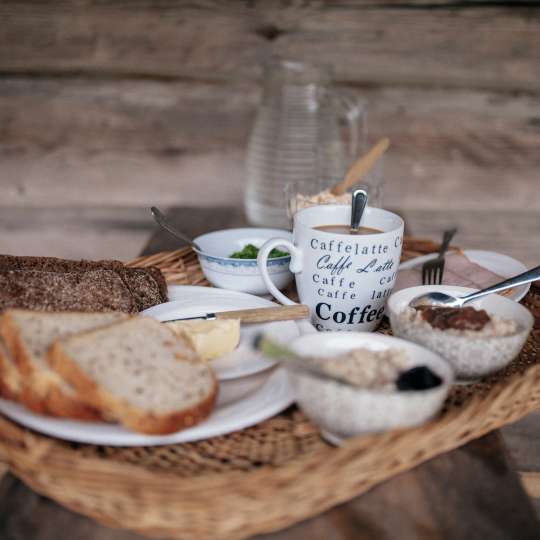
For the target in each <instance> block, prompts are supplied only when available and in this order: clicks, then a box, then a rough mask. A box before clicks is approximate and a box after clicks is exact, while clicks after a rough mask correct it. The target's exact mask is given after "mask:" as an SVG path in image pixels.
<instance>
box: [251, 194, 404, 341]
mask: <svg viewBox="0 0 540 540" xmlns="http://www.w3.org/2000/svg"><path fill="white" fill-rule="evenodd" d="M350 219H351V207H350V206H344V205H321V206H312V207H310V208H305V209H304V210H301V211H300V212H297V213H296V215H295V216H294V228H293V241H294V243H291V242H290V241H288V240H286V239H284V238H273V239H271V240H269V241H268V242H266V243H265V244H264V245H263V246H262V248H261V249H260V251H259V256H258V258H257V262H258V265H259V269H260V271H261V274H262V277H263V279H264V282H265V284H266V286H267V287H268V290H269V291H270V292H271V293H272V295H273V296H274V297H275V298H276V299H277V300H279V301H280V302H281V303H282V304H294V302H293V301H292V300H290V299H289V298H287V297H286V296H285V295H284V294H282V293H281V292H280V291H279V290H278V289H277V288H276V287H275V286H274V284H273V283H272V281H271V280H270V276H269V275H268V271H267V266H266V264H267V259H268V255H269V253H270V251H271V250H272V249H274V248H275V247H278V246H281V247H285V248H286V249H287V250H289V251H290V253H291V264H290V269H291V271H292V272H294V274H295V277H296V288H297V290H298V296H299V297H300V301H301V302H302V303H303V304H306V305H308V306H309V308H310V309H311V316H312V321H313V323H314V325H315V327H316V328H317V329H318V330H345V331H347V330H348V331H352V330H356V331H371V330H374V329H375V328H376V327H377V325H378V323H379V322H380V320H381V319H382V317H383V315H384V304H385V302H386V299H387V298H388V296H390V293H391V292H392V288H393V286H394V283H395V280H396V276H397V271H398V267H399V260H400V256H401V247H402V244H403V226H404V224H403V220H402V219H401V218H400V217H399V216H398V215H396V214H393V213H392V212H388V211H387V210H382V209H380V208H371V207H367V208H366V209H365V211H364V215H363V216H362V221H361V224H360V225H361V227H360V230H359V231H358V232H356V234H350V231H349V225H348V223H350Z"/></svg>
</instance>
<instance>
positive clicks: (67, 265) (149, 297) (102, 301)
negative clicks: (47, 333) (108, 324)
mask: <svg viewBox="0 0 540 540" xmlns="http://www.w3.org/2000/svg"><path fill="white" fill-rule="evenodd" d="M2 276H4V277H2ZM2 281H3V282H4V283H2ZM120 282H121V283H120ZM34 283H38V287H37V288H36V287H34ZM64 289H66V292H65V294H63V291H64ZM88 291H91V292H92V294H90V295H88V294H86V293H87V292H88ZM52 293H54V294H52ZM166 301H167V283H166V282H165V278H164V277H163V274H162V273H161V271H160V270H159V268H156V267H152V266H151V267H145V268H132V267H126V266H124V265H123V264H122V263H121V262H120V261H113V260H111V261H85V260H80V261H72V260H67V259H57V258H55V257H18V256H14V255H0V309H7V308H27V309H39V310H45V311H70V310H77V311H125V312H128V313H131V312H135V311H142V310H144V309H147V308H149V307H152V306H155V305H156V304H161V303H163V302H166Z"/></svg>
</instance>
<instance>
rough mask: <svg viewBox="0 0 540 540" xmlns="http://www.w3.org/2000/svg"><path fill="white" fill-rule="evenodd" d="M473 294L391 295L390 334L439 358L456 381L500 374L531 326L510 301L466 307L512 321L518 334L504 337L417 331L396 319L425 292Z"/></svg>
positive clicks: (487, 299) (412, 291)
mask: <svg viewBox="0 0 540 540" xmlns="http://www.w3.org/2000/svg"><path fill="white" fill-rule="evenodd" d="M474 290H475V289H469V288H467V287H454V286H450V285H422V286H420V287H410V288H408V289H403V290H401V291H398V292H396V293H394V294H392V295H391V296H390V298H389V299H388V303H387V314H388V316H389V318H390V324H391V326H392V332H393V333H394V335H396V336H399V337H402V338H404V339H408V340H410V341H413V342H415V343H419V344H420V345H423V346H424V347H427V348H429V349H430V350H432V351H434V352H436V353H437V354H440V355H441V356H442V357H443V358H445V360H447V361H448V362H449V363H450V364H451V365H452V367H453V368H454V371H455V372H456V376H457V377H458V378H459V379H462V380H474V379H477V378H479V377H484V376H486V375H489V374H491V373H494V372H496V371H498V370H500V369H501V368H503V367H504V366H506V365H507V364H508V363H510V362H511V361H512V360H513V359H514V358H515V357H516V356H517V355H518V354H519V351H521V349H522V348H523V345H524V344H525V341H527V336H528V335H529V333H530V331H531V329H532V326H533V323H534V319H533V316H532V315H531V313H530V312H529V310H528V309H527V308H525V307H524V306H522V305H521V304H519V303H517V302H515V301H514V300H511V299H509V298H505V297H504V296H500V295H497V294H492V295H489V296H484V297H483V298H480V299H478V300H476V301H474V302H471V303H470V304H468V305H470V306H472V307H475V308H477V309H485V310H486V311H487V313H488V314H489V315H495V316H497V317H499V318H501V319H509V320H514V321H516V322H517V323H518V324H519V326H520V330H519V331H518V332H517V333H516V334H512V335H507V336H492V337H486V336H484V337H482V336H478V337H470V336H460V335H455V334H451V333H449V332H445V331H442V330H437V329H430V328H428V329H426V328H424V327H423V326H422V327H419V326H418V325H415V324H413V323H411V322H408V321H407V322H405V321H403V320H402V318H401V317H400V314H401V313H402V312H403V311H404V310H405V309H406V308H407V306H408V305H409V302H410V301H411V300H412V299H413V298H415V297H416V296H419V295H421V294H425V293H426V292H428V291H442V292H446V293H449V294H452V295H455V296H460V295H464V294H467V293H471V292H473V291H474Z"/></svg>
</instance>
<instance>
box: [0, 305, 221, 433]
mask: <svg viewBox="0 0 540 540" xmlns="http://www.w3.org/2000/svg"><path fill="white" fill-rule="evenodd" d="M217 391H218V384H217V381H216V378H215V376H214V374H213V372H212V370H211V368H210V367H209V366H208V365H207V364H206V363H204V362H203V361H201V359H200V358H199V357H198V356H197V355H196V354H195V353H194V352H193V350H192V349H190V348H189V346H188V345H187V344H186V342H185V341H184V340H183V339H182V338H181V337H178V336H177V335H175V333H174V332H172V330H171V329H170V328H167V326H166V325H163V324H161V323H159V322H157V321H155V320H153V319H149V318H146V317H131V316H129V315H126V314H123V313H79V312H58V313H57V312H51V313H47V312H40V311H30V310H22V309H12V310H6V311H5V312H4V313H3V314H2V316H1V317H0V392H1V393H2V397H4V398H6V399H11V400H14V401H17V402H19V403H20V404H22V405H24V406H26V407H27V408H29V409H31V410H33V411H35V412H38V413H40V414H47V415H51V416H59V417H64V418H72V419H76V420H86V421H112V422H118V423H121V424H122V425H124V426H125V427H127V428H129V429H131V430H133V431H137V432H141V433H147V434H166V433H174V432H176V431H179V430H181V429H184V428H187V427H190V426H193V425H195V424H196V423H198V422H200V421H201V420H203V419H204V418H205V417H206V416H208V415H209V414H210V412H211V411H212V409H213V407H214V404H215V401H216V398H217Z"/></svg>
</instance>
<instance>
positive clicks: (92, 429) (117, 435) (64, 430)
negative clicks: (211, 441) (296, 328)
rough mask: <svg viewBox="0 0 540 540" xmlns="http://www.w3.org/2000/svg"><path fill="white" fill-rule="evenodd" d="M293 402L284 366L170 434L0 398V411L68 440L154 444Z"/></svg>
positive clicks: (187, 438)
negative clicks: (46, 411) (50, 412)
mask: <svg viewBox="0 0 540 540" xmlns="http://www.w3.org/2000/svg"><path fill="white" fill-rule="evenodd" d="M293 401H294V399H293V394H292V390H291V388H290V386H289V381H288V378H287V373H286V372H285V371H284V370H283V369H276V370H275V371H274V372H273V373H272V374H271V375H270V376H269V377H268V379H267V380H266V382H265V383H264V384H263V386H262V387H261V388H260V389H259V390H258V391H256V392H254V393H253V394H250V395H249V396H248V397H246V398H244V399H242V400H240V401H236V402H234V403H232V404H230V405H227V406H224V407H218V408H217V409H215V410H214V412H213V413H212V414H211V415H210V417H209V418H208V419H207V420H205V421H204V422H202V423H201V424H199V425H197V426H195V427H192V428H190V429H186V430H184V431H179V432H178V433H173V434H172V435H160V436H153V435H141V434H139V433H133V432H131V431H128V430H127V429H125V428H123V427H121V426H120V425H118V424H106V423H90V422H77V421H74V420H64V419H59V418H52V417H50V416H43V415H39V414H35V413H32V412H30V411H29V410H28V409H25V408H24V407H21V406H20V405H17V404H16V403H14V402H12V401H6V400H3V399H0V412H1V413H2V414H4V415H5V416H7V417H8V418H10V419H12V420H14V421H16V422H18V423H19V424H22V425H23V426H25V427H27V428H30V429H33V430H35V431H38V432H40V433H44V434H46V435H50V436H52V437H58V438H59V439H65V440H67V441H75V442H81V443H87V444H102V445H107V446H155V445H160V444H175V443H184V442H193V441H199V440H202V439H207V438H209V437H217V436H219V435H225V434H227V433H232V432H233V431H238V430H240V429H244V428H246V427H249V426H253V425H255V424H258V423H259V422H262V421H263V420H266V419H267V418H271V417H272V416H274V415H276V414H278V413H279V412H281V411H282V410H283V409H286V408H287V407H288V406H289V405H291V404H292V403H293Z"/></svg>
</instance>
